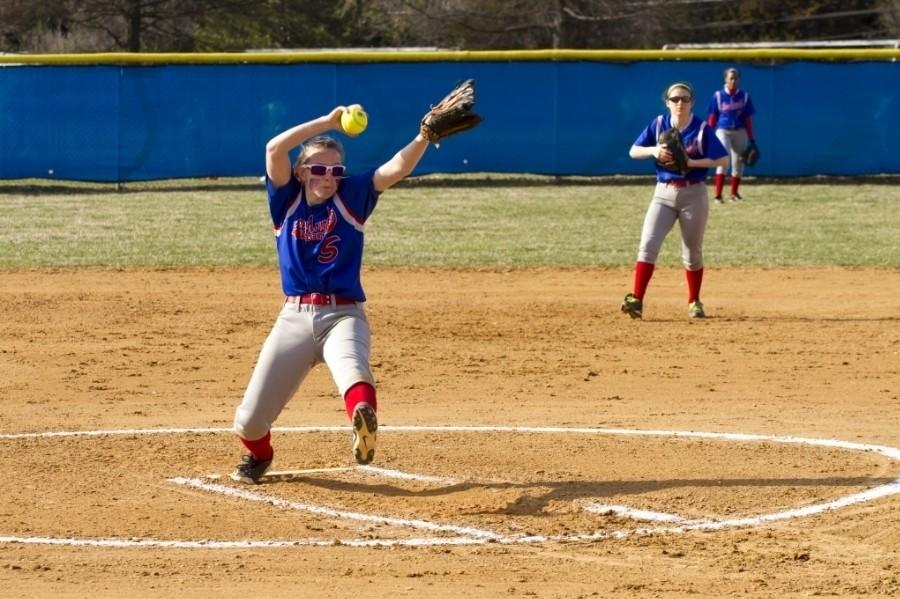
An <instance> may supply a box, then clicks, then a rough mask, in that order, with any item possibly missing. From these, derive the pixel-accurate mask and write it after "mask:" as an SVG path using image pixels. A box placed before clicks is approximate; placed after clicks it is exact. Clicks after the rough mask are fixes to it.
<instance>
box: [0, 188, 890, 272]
mask: <svg viewBox="0 0 900 599" xmlns="http://www.w3.org/2000/svg"><path fill="white" fill-rule="evenodd" d="M651 191H652V180H651V179H650V178H649V177H648V178H646V179H638V180H637V182H635V181H634V180H623V181H617V180H615V179H613V180H604V181H591V180H554V179H548V178H538V177H528V176H523V177H520V178H514V177H511V176H507V177H506V178H505V179H504V178H503V177H497V178H495V179H493V180H491V179H488V180H484V179H480V180H479V179H460V180H459V181H453V180H452V179H448V180H447V181H446V182H440V181H439V182H435V181H433V180H428V179H427V178H422V179H414V180H411V181H410V182H408V183H404V184H402V185H401V186H398V187H397V188H395V189H392V190H390V191H388V192H386V193H385V194H383V195H382V198H381V201H380V203H379V206H378V208H377V209H376V211H375V213H374V214H373V215H372V217H371V218H370V220H369V222H368V224H367V228H366V232H367V233H366V234H367V245H366V258H365V262H366V264H369V265H392V266H393V265H397V266H400V265H403V266H453V267H473V268H480V267H509V266H512V267H528V266H630V265H631V264H632V263H633V262H634V259H635V255H636V251H637V244H638V240H639V237H640V231H641V224H642V222H643V218H644V213H645V211H646V208H647V204H648V202H649V199H650V193H651ZM741 191H742V194H743V195H744V197H745V198H746V199H745V201H744V202H742V203H738V204H726V205H724V206H715V205H714V206H711V209H710V210H711V212H710V220H709V224H708V227H707V234H706V242H705V251H704V253H705V256H706V261H707V262H708V263H710V264H716V265H718V266H879V267H898V266H900V251H898V250H900V244H898V241H897V239H898V237H900V236H898V235H897V231H900V211H898V210H897V208H896V207H897V206H898V205H900V186H897V185H894V184H892V183H890V182H888V183H879V182H877V181H876V182H863V183H860V184H857V185H850V184H847V183H846V182H842V183H841V184H828V182H827V180H826V181H822V182H818V181H817V182H815V183H771V182H754V181H753V180H750V181H747V182H745V184H744V186H743V187H742V190H741ZM680 246H681V241H680V234H679V232H678V226H677V224H676V226H675V230H673V231H672V233H671V234H670V235H669V237H668V238H667V239H666V243H665V245H664V246H663V252H662V254H661V256H660V260H659V262H660V264H662V265H677V264H680V252H681V249H680ZM274 263H275V253H274V248H273V238H272V225H271V223H270V221H269V215H268V208H267V205H266V197H265V190H264V188H263V186H262V184H261V183H260V182H259V181H258V180H257V179H228V180H218V181H210V180H186V181H164V182H152V183H140V184H137V183H135V184H128V185H126V186H124V188H123V189H121V190H117V189H116V188H115V186H113V185H107V184H89V183H62V182H46V181H4V182H0V267H2V268H33V267H64V266H113V267H129V266H144V267H182V266H234V265H274Z"/></svg>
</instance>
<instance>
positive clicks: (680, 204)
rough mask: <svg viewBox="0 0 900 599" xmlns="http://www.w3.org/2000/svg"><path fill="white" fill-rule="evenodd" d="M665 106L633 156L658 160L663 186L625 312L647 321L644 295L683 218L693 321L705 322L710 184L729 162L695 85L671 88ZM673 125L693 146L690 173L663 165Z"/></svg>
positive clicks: (650, 212)
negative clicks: (697, 110) (703, 115)
mask: <svg viewBox="0 0 900 599" xmlns="http://www.w3.org/2000/svg"><path fill="white" fill-rule="evenodd" d="M663 102H664V103H665V105H666V106H667V107H668V109H669V114H667V115H665V114H661V115H659V116H657V117H656V118H654V119H653V120H652V121H650V124H649V125H647V127H646V128H645V129H644V130H643V131H641V134H640V135H638V138H637V139H636V140H635V141H634V145H632V146H631V150H630V151H629V155H630V156H631V157H632V158H656V160H657V163H656V181H657V183H656V188H655V189H654V191H653V197H652V198H651V200H650V206H649V207H648V208H647V214H646V215H645V216H644V227H643V230H642V231H641V244H640V249H639V250H638V259H637V262H636V263H635V265H634V286H633V288H632V292H631V293H629V294H627V295H626V296H625V300H624V301H623V302H622V311H623V312H625V313H626V314H629V315H630V316H631V317H632V318H642V317H643V314H644V293H645V292H646V291H647V285H648V284H649V283H650V278H651V277H652V276H653V270H654V268H655V264H656V258H657V256H658V255H659V250H660V248H661V247H662V244H663V241H664V240H665V238H666V235H668V234H669V231H671V230H672V227H673V226H674V225H675V221H676V220H677V221H678V223H679V225H680V226H681V240H682V241H681V257H682V261H683V262H684V268H685V276H686V277H687V285H688V314H689V315H690V317H691V318H704V317H705V316H706V313H705V312H704V310H703V303H702V302H701V301H700V286H701V284H702V282H703V234H704V232H705V231H706V219H707V216H708V215H709V195H708V194H707V191H706V185H705V184H704V183H705V182H706V174H707V170H708V169H709V168H710V167H714V166H715V167H718V166H724V165H726V164H728V158H727V152H726V150H725V148H724V147H723V146H722V144H721V142H719V140H718V139H717V138H716V136H715V135H712V130H711V128H709V127H707V126H706V123H705V122H704V121H703V120H701V119H699V118H697V117H695V116H694V115H693V113H692V112H691V110H692V108H693V106H694V88H693V87H691V85H690V84H689V83H685V82H683V81H679V82H676V83H673V84H672V85H670V86H669V87H667V88H666V91H665V92H663ZM670 127H676V128H677V129H678V130H679V131H680V132H681V136H682V139H683V140H684V145H685V147H686V148H687V153H688V166H689V167H690V170H689V171H688V173H687V174H686V175H682V174H679V173H675V172H671V171H669V170H666V168H664V167H663V166H662V165H661V164H660V163H667V162H670V161H671V159H672V154H671V152H669V150H668V148H666V147H665V146H663V145H660V144H659V142H658V139H659V135H660V134H661V133H662V132H663V131H665V130H666V129H669V128H670Z"/></svg>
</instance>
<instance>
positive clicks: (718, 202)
mask: <svg viewBox="0 0 900 599" xmlns="http://www.w3.org/2000/svg"><path fill="white" fill-rule="evenodd" d="M724 203H725V200H723V199H722V196H720V195H719V196H716V204H724Z"/></svg>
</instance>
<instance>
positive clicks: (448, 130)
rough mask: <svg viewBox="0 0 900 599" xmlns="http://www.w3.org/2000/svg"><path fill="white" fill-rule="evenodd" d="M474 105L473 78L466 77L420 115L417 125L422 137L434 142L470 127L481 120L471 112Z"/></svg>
mask: <svg viewBox="0 0 900 599" xmlns="http://www.w3.org/2000/svg"><path fill="white" fill-rule="evenodd" d="M474 106H475V80H474V79H466V80H465V81H463V82H461V83H459V84H457V86H456V87H454V88H453V91H451V92H450V93H449V94H447V96H446V97H445V98H444V99H443V100H441V101H440V103H439V104H438V105H437V106H434V107H432V109H431V110H429V111H428V112H427V113H426V114H425V116H423V117H422V123H421V125H420V127H419V131H420V132H421V133H422V137H424V138H425V139H427V140H428V141H429V142H431V143H434V142H438V141H440V140H442V139H444V138H445V137H448V136H450V135H453V134H454V133H460V132H462V131H468V130H469V129H472V128H473V127H475V125H477V124H478V123H480V122H481V121H482V120H483V119H482V118H481V117H480V116H479V115H477V114H475V113H474V112H472V108H473V107H474Z"/></svg>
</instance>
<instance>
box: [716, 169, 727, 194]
mask: <svg viewBox="0 0 900 599" xmlns="http://www.w3.org/2000/svg"><path fill="white" fill-rule="evenodd" d="M723 187H725V175H724V174H721V175H720V174H718V173H716V197H719V196H721V195H722V188H723Z"/></svg>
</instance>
